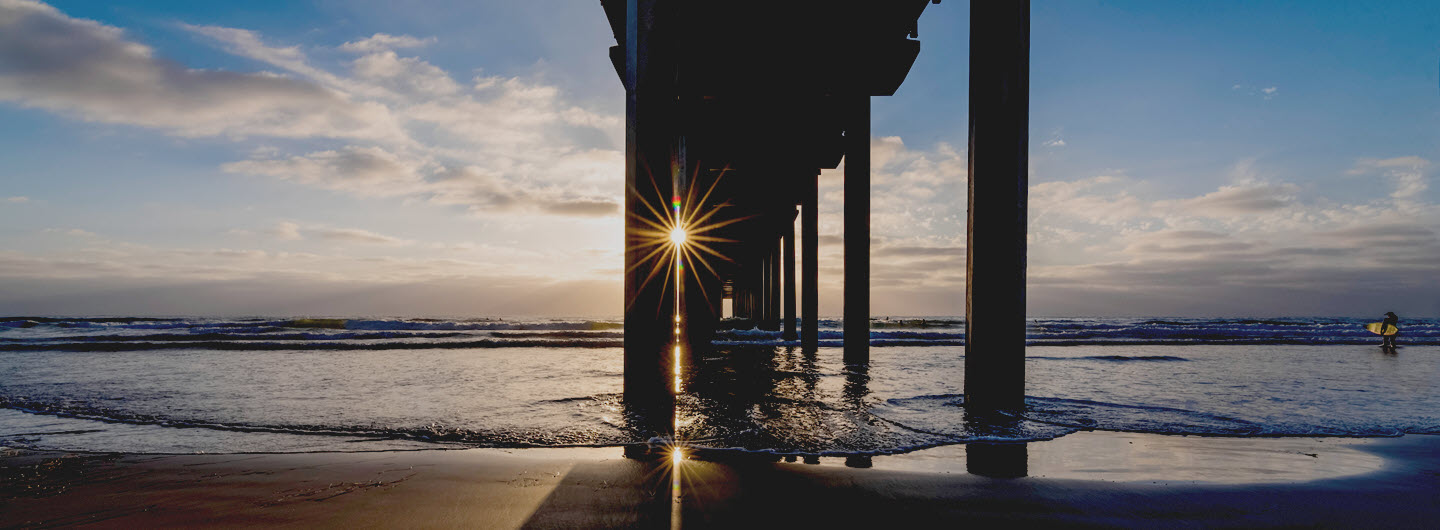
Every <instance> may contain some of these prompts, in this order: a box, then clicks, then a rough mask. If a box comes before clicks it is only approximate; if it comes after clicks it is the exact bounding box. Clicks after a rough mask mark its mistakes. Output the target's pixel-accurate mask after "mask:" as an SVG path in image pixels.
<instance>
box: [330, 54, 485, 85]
mask: <svg viewBox="0 0 1440 530" xmlns="http://www.w3.org/2000/svg"><path fill="white" fill-rule="evenodd" d="M352 66H353V71H354V73H355V76H356V77H357V78H359V79H363V80H365V81H368V82H370V83H373V84H376V85H379V86H382V87H384V88H386V89H387V90H390V91H392V92H396V93H400V94H422V95H428V96H448V95H451V94H455V93H457V92H459V91H460V85H459V84H456V83H455V80H453V79H450V75H449V74H447V73H445V71H444V70H441V69H440V68H439V67H437V66H435V65H432V64H430V63H427V62H425V61H422V60H420V59H419V58H415V57H400V56H398V55H396V54H395V52H393V51H389V50H385V51H379V52H375V53H372V54H369V55H365V56H363V57H360V58H359V59H356V60H355V62H354V63H352Z"/></svg>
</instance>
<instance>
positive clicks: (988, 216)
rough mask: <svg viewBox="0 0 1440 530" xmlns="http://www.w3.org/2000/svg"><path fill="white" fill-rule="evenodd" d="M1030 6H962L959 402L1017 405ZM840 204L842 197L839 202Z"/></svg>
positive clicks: (1021, 382) (990, 407)
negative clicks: (964, 197) (965, 135)
mask: <svg viewBox="0 0 1440 530" xmlns="http://www.w3.org/2000/svg"><path fill="white" fill-rule="evenodd" d="M1029 107H1030V2H1028V1H1024V0H1022V1H1015V2H1008V1H1007V2H972V3H971V4H970V149H969V175H970V186H969V223H968V225H967V228H966V231H967V244H966V255H967V264H966V271H965V272H966V274H965V293H966V296H965V405H966V408H967V409H968V410H969V411H971V412H972V413H986V412H992V411H997V410H1019V409H1021V408H1022V407H1024V405H1025V234H1026V217H1025V216H1026V202H1027V192H1028V186H1029V178H1028V170H1029V164H1028V154H1027V149H1028V145H1029V118H1030V116H1029ZM847 200H848V197H847Z"/></svg>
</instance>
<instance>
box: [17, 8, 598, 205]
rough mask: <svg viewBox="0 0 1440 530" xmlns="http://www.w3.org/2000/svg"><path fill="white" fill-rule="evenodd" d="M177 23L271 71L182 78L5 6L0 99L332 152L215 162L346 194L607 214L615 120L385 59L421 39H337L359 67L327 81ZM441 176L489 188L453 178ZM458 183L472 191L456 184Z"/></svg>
mask: <svg viewBox="0 0 1440 530" xmlns="http://www.w3.org/2000/svg"><path fill="white" fill-rule="evenodd" d="M180 27H181V28H183V29H185V30H186V31H189V32H191V33H193V34H194V35H197V36H199V37H201V38H203V39H206V40H207V41H209V42H213V43H215V44H217V45H218V46H219V47H220V48H222V49H223V50H225V51H226V52H228V53H231V54H234V55H237V56H241V57H246V58H249V59H252V60H255V61H257V62H259V63H261V64H263V65H265V66H266V67H269V68H274V69H278V70H279V73H273V72H255V73H242V72H231V71H223V70H201V69H192V68H186V67H184V66H182V65H180V64H178V63H175V62H174V61H171V60H168V59H165V58H163V57H160V56H159V55H158V54H157V53H156V52H155V50H154V49H152V48H150V47H149V46H146V45H144V44H141V43H139V42H136V41H134V40H131V39H130V38H128V37H127V35H126V34H125V32H124V31H123V30H122V29H120V28H116V27H113V26H108V25H105V24H101V23H98V22H95V21H90V20H84V19H77V18H72V17H69V16H66V15H65V14H63V13H61V12H60V11H59V10H57V9H55V8H53V7H51V6H49V5H46V4H43V3H39V2H35V1H32V0H5V1H4V2H0V63H3V64H7V65H11V67H9V68H6V69H4V70H0V101H12V102H15V103H17V104H20V105H22V106H26V107H33V108H41V109H47V110H51V111H55V112H58V113H61V114H64V115H67V116H72V117H75V118H79V119H82V120H86V121H92V122H102V123H114V124H124V125H132V126H139V127H147V128H153V129H156V130H159V131H162V132H165V133H168V134H173V135H178V136H210V137H222V138H230V139H235V140H244V139H247V138H251V137H267V138H276V139H287V138H290V139H300V138H311V139H321V140H329V141H332V142H333V141H339V142H342V143H341V144H340V145H334V146H333V147H329V148H326V149H322V150H315V149H314V148H313V145H314V144H313V143H312V144H310V146H309V147H310V149H306V150H304V151H298V152H297V151H295V150H289V152H288V153H287V152H286V151H287V149H285V145H284V144H279V147H278V148H277V150H276V151H275V152H271V153H268V154H264V155H259V156H257V157H256V158H253V159H251V160H241V161H235V162H232V163H229V164H225V165H224V166H223V169H224V170H225V171H228V172H232V173H248V174H256V175H264V176H270V177H274V178H279V179H283V180H288V181H292V182H295V183H298V184H301V185H305V186H312V187H318V188H324V189H330V190H335V191H342V192H345V193H354V194H357V195H362V196H419V197H422V198H426V199H432V200H433V202H435V203H436V204H442V205H461V206H465V207H468V208H469V209H470V211H472V212H473V213H476V214H479V215H484V214H486V213H487V212H489V211H492V210H508V208H497V205H520V206H522V207H524V208H526V209H529V210H530V211H533V212H536V213H550V214H557V215H581V216H596V215H615V214H616V213H618V208H616V207H615V205H617V204H618V200H617V198H616V196H617V195H618V193H617V191H616V190H615V189H612V188H613V187H614V186H613V182H614V180H615V178H617V177H616V176H617V175H620V174H621V171H622V169H623V163H622V162H623V160H622V158H621V155H620V152H619V150H618V142H620V141H622V134H621V133H622V131H621V125H622V122H621V120H620V119H619V117H617V116H613V115H606V114H602V113H597V112H594V111H591V110H588V109H586V108H583V107H581V106H577V105H574V104H570V103H568V102H566V100H565V97H564V96H563V94H561V92H560V91H559V89H557V88H556V87H554V86H550V85H546V84H544V83H542V82H539V81H533V80H525V79H521V78H518V77H499V76H478V77H476V78H474V79H473V80H471V81H470V83H469V84H468V85H467V84H463V83H460V82H457V81H456V80H455V78H454V77H453V76H451V75H450V74H449V73H448V72H446V71H445V70H443V69H441V68H439V67H437V66H435V65H433V64H431V63H429V62H427V61H425V60H423V59H421V58H419V57H404V56H401V55H399V54H398V53H397V51H396V50H400V49H414V48H419V47H423V46H425V45H429V44H433V43H435V42H436V40H435V39H433V38H421V37H413V36H407V35H398V36H397V35H388V34H384V33H379V34H375V35H372V36H371V37H368V38H364V39H360V40H354V41H350V42H346V43H344V44H341V45H340V46H339V49H341V50H343V51H347V52H352V53H356V54H358V55H359V56H358V57H356V58H355V59H354V60H353V61H351V62H350V63H349V65H348V66H349V71H344V72H336V71H330V70H327V69H325V68H322V67H319V66H316V65H315V64H312V62H311V61H310V59H309V57H308V55H307V52H306V50H305V49H304V48H302V47H301V46H294V45H288V46H287V45H277V44H274V43H270V42H267V41H266V39H265V37H264V36H263V35H261V34H260V33H258V32H255V31H252V30H247V29H241V28H231V27H223V26H213V25H211V26H199V25H189V24H181V25H180ZM456 168H467V169H466V170H468V168H475V169H476V170H477V171H478V172H479V173H483V174H485V175H488V176H489V178H491V179H494V181H481V180H478V179H468V180H467V179H458V180H457V179H456V178H454V176H453V174H454V173H455V172H457V171H460V170H459V169H456ZM467 182H469V183H471V184H474V187H471V188H468V189H465V188H463V187H464V186H465V185H466V183H467ZM496 182H498V183H499V184H496ZM562 185H563V186H562ZM562 187H563V190H564V191H563V192H559V191H556V190H557V189H560V188H562ZM489 192H498V193H503V194H504V195H496V196H492V195H489V194H488V193H489ZM517 198H519V199H517Z"/></svg>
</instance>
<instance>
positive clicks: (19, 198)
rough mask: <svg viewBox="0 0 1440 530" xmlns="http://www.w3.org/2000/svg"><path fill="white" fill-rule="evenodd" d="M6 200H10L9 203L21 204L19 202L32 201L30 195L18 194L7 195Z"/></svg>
mask: <svg viewBox="0 0 1440 530" xmlns="http://www.w3.org/2000/svg"><path fill="white" fill-rule="evenodd" d="M4 201H5V202H8V203H13V204H19V203H25V202H30V198H29V197H25V196H20V195H17V196H14V197H5V199H4Z"/></svg>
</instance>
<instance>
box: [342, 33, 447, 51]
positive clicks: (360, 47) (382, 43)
mask: <svg viewBox="0 0 1440 530" xmlns="http://www.w3.org/2000/svg"><path fill="white" fill-rule="evenodd" d="M434 43H435V37H429V38H424V39H421V38H418V37H411V36H409V35H387V34H385V33H376V34H374V35H372V36H370V37H369V38H365V39H360V40H357V41H351V42H347V43H345V44H342V45H340V49H341V50H345V51H347V52H355V53H376V52H381V51H386V50H395V49H399V48H420V47H423V46H427V45H430V44H434Z"/></svg>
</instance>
